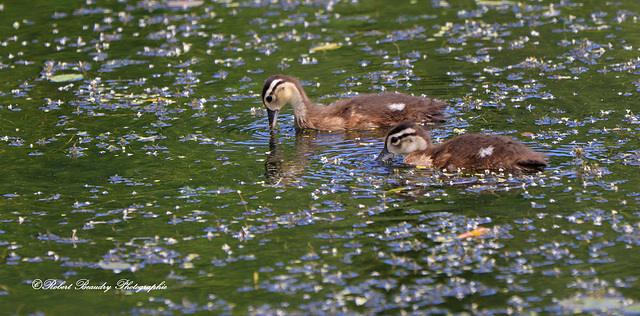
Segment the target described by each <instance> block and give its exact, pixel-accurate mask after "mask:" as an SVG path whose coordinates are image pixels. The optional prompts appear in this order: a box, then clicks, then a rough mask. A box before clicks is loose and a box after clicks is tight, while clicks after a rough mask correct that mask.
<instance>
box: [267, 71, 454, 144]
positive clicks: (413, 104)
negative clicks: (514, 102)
mask: <svg viewBox="0 0 640 316" xmlns="http://www.w3.org/2000/svg"><path fill="white" fill-rule="evenodd" d="M262 103H263V104H264V106H265V107H266V108H267V114H268V117H269V127H270V128H271V129H274V128H275V126H276V118H277V117H278V113H279V112H280V109H281V108H282V107H283V106H284V105H285V104H287V103H289V104H291V105H292V107H293V116H294V117H295V126H296V128H298V129H305V128H311V129H317V130H324V131H344V130H361V129H372V128H380V127H387V126H393V125H395V124H398V123H399V122H402V121H405V120H412V121H414V122H424V121H442V120H443V119H444V118H445V117H446V116H445V114H444V113H442V111H443V110H444V109H446V107H447V103H445V102H443V101H439V100H435V99H429V98H423V97H418V96H412V95H406V94H401V93H378V94H364V95H359V96H356V97H353V98H348V99H342V100H338V101H336V102H334V103H333V104H331V105H328V106H319V105H315V104H313V102H311V100H309V98H308V97H307V95H306V94H305V92H304V89H303V88H302V85H301V84H300V82H299V81H298V80H297V79H296V78H293V77H290V76H285V75H273V76H271V77H269V78H268V79H267V81H265V83H264V86H263V87H262Z"/></svg>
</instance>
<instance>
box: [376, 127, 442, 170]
mask: <svg viewBox="0 0 640 316" xmlns="http://www.w3.org/2000/svg"><path fill="white" fill-rule="evenodd" d="M429 146H431V138H430V137H429V134H428V133H427V132H426V131H425V130H424V129H423V128H422V127H421V126H420V125H417V124H415V123H413V122H404V123H400V124H399V125H397V126H396V127H394V128H393V129H391V130H390V131H389V133H387V136H386V137H385V139H384V149H382V152H381V153H380V155H378V158H376V161H378V162H380V161H384V160H387V159H389V158H391V157H393V156H406V155H408V154H410V153H412V152H416V151H421V150H426V149H427V148H428V147H429Z"/></svg>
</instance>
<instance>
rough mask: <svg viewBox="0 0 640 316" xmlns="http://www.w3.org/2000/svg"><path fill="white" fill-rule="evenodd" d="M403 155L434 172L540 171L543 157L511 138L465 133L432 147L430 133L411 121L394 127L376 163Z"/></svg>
mask: <svg viewBox="0 0 640 316" xmlns="http://www.w3.org/2000/svg"><path fill="white" fill-rule="evenodd" d="M395 155H398V156H404V163H406V164H409V165H415V166H425V167H428V168H436V169H448V170H457V169H516V170H522V171H542V170H544V169H545V168H546V167H547V162H546V161H545V158H546V155H544V154H541V153H538V152H535V151H533V150H532V149H531V148H529V147H527V146H525V145H524V144H522V143H521V142H519V141H517V140H515V139H514V138H511V137H507V136H499V135H485V134H467V135H462V136H458V137H455V138H453V139H451V140H448V141H446V142H444V143H441V144H438V145H433V143H432V142H431V137H430V136H429V133H427V131H425V130H424V128H422V126H420V125H417V124H415V123H413V122H404V123H401V124H399V125H398V126H396V127H394V128H393V129H392V130H391V131H389V133H388V134H387V136H386V137H385V140H384V149H383V150H382V152H381V153H380V155H379V156H378V158H376V161H384V160H386V159H388V158H390V157H392V156H395Z"/></svg>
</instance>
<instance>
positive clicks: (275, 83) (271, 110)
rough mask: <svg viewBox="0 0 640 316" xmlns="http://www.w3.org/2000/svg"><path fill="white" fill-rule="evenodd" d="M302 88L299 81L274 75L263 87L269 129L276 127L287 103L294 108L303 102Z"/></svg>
mask: <svg viewBox="0 0 640 316" xmlns="http://www.w3.org/2000/svg"><path fill="white" fill-rule="evenodd" d="M301 89H302V88H301V86H300V83H299V82H298V80H296V79H295V78H293V77H289V76H285V75H273V76H271V77H269V78H268V79H267V81H265V82H264V86H263V87H262V104H264V106H265V107H266V108H267V116H268V117H269V128H271V129H274V128H275V127H276V119H277V117H278V113H280V109H281V108H282V107H283V106H284V105H285V104H287V103H289V104H293V105H294V107H295V106H297V105H298V104H299V103H300V102H302V101H301V100H302V95H301V93H303V92H301Z"/></svg>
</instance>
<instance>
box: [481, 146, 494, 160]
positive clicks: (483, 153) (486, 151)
mask: <svg viewBox="0 0 640 316" xmlns="http://www.w3.org/2000/svg"><path fill="white" fill-rule="evenodd" d="M491 154H493V146H489V147H486V148H480V151H478V157H480V158H484V157H487V156H491Z"/></svg>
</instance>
